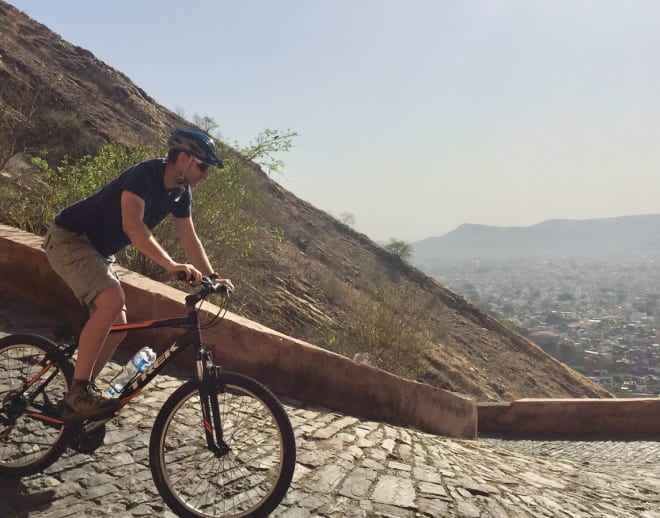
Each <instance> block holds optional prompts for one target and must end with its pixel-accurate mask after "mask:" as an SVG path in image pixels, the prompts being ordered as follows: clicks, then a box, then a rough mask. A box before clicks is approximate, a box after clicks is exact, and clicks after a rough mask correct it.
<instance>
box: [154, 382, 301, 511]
mask: <svg viewBox="0 0 660 518" xmlns="http://www.w3.org/2000/svg"><path fill="white" fill-rule="evenodd" d="M218 378H219V379H218V386H219V390H218V392H219V393H218V404H219V407H220V419H221V421H222V423H223V434H224V440H225V442H226V443H227V445H228V446H229V448H230V449H231V451H230V453H228V454H226V455H224V456H216V455H215V454H214V453H213V452H211V451H210V450H209V449H208V447H207V444H206V437H205V434H204V429H203V420H202V410H201V398H200V396H199V384H200V382H199V381H197V380H192V381H188V382H186V383H185V384H184V385H182V386H181V387H179V388H178V389H177V390H176V391H175V392H174V393H173V394H172V395H171V396H170V397H169V398H168V399H167V401H166V402H165V404H164V405H163V407H162V408H161V410H160V411H159V413H158V416H157V417H156V420H155V422H154V426H153V430H152V433H151V438H150V441H149V464H150V467H151V472H152V475H153V479H154V482H155V484H156V487H157V488H158V491H159V493H160V495H161V497H162V498H163V500H164V501H165V503H167V505H168V506H169V507H170V509H172V511H174V512H175V513H176V514H177V515H178V516H182V517H204V518H211V517H213V518H215V517H220V516H223V517H248V516H250V517H260V516H267V515H268V514H270V513H271V512H272V511H273V510H274V509H275V508H276V507H277V506H278V505H279V504H280V502H281V501H282V499H283V498H284V495H285V494H286V492H287V490H288V489H289V485H290V484H291V479H292V477H293V471H294V469H295V464H296V445H295V437H294V434H293V429H292V427H291V422H290V421H289V418H288V416H287V414H286V412H285V410H284V408H283V407H282V405H281V404H280V402H279V401H278V400H277V398H276V397H275V396H274V395H273V393H272V392H271V391H270V390H268V389H267V388H266V387H265V386H264V385H262V384H261V383H259V382H258V381H256V380H254V379H252V378H249V377H247V376H245V375H243V374H237V373H231V372H223V373H221V374H220V375H219V376H218ZM195 426H197V427H198V428H197V431H195ZM211 492H215V494H214V495H212V496H211ZM252 499H254V501H252ZM231 506H234V507H235V508H232V507H231Z"/></svg>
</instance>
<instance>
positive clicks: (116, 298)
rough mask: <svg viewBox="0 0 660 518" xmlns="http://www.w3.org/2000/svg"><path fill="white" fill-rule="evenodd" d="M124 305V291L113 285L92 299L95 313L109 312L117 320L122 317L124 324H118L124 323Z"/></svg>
mask: <svg viewBox="0 0 660 518" xmlns="http://www.w3.org/2000/svg"><path fill="white" fill-rule="evenodd" d="M125 303H126V298H125V296H124V290H123V289H122V287H121V286H119V285H113V286H110V287H109V288H106V289H104V290H103V291H102V292H101V293H99V294H98V295H97V296H96V297H95V298H94V309H95V310H96V311H104V312H111V313H112V314H114V315H117V320H119V319H120V318H122V317H123V318H124V322H118V323H125V318H126V316H125V313H124V310H125Z"/></svg>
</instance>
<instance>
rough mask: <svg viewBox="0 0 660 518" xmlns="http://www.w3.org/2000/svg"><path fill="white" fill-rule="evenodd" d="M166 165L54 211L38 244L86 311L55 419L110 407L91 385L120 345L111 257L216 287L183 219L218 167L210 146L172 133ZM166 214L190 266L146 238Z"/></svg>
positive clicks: (194, 135)
mask: <svg viewBox="0 0 660 518" xmlns="http://www.w3.org/2000/svg"><path fill="white" fill-rule="evenodd" d="M167 144H168V148H169V152H168V155H167V158H165V159H162V158H157V159H153V160H147V161H145V162H141V163H139V164H136V165H134V166H132V167H130V168H129V169H127V170H126V171H124V172H123V173H122V174H121V175H120V176H118V177H117V178H116V179H114V180H113V181H111V182H110V183H108V184H107V185H106V186H105V187H103V188H101V189H99V190H98V191H97V192H95V193H94V194H92V195H91V196H89V197H87V198H85V199H83V200H81V201H79V202H77V203H75V204H73V205H71V206H70V207H67V208H65V209H64V210H62V211H61V212H60V213H59V214H58V215H57V216H56V218H55V221H54V223H53V224H52V225H51V227H50V229H49V230H48V233H47V234H46V237H45V240H44V248H45V251H46V256H47V257H48V261H49V263H50V264H51V266H52V268H53V270H55V272H56V273H57V274H58V275H59V276H60V277H62V279H64V281H65V282H66V283H67V285H68V286H69V287H70V288H71V290H72V291H73V292H74V294H75V296H76V297H77V298H78V299H79V300H80V301H81V302H82V303H83V304H86V305H87V306H88V307H89V309H90V317H89V320H88V321H87V322H86V324H85V326H84V327H83V329H82V332H81V334H80V340H79V346H78V358H77V360H76V365H75V370H74V374H73V378H74V379H73V383H72V384H71V388H70V389H69V392H68V393H67V394H66V395H65V396H64V399H63V400H62V402H61V404H60V406H61V409H62V419H64V420H82V419H86V418H89V417H92V416H94V415H96V414H99V413H104V412H106V411H108V410H113V409H115V408H116V407H117V402H116V400H112V399H105V398H103V397H101V395H100V392H98V391H97V389H96V388H95V386H94V383H93V380H94V379H95V378H96V376H97V375H98V373H99V372H100V371H101V369H102V368H103V366H104V365H105V364H106V363H107V361H108V360H109V359H110V357H111V356H112V354H113V353H114V351H115V349H116V348H117V346H118V345H119V344H120V343H121V341H122V339H123V338H124V336H125V335H124V334H122V333H113V334H112V335H109V334H108V333H109V331H110V328H111V327H112V325H114V324H123V323H126V321H127V320H126V306H125V297H124V290H123V289H122V287H121V284H120V282H119V279H118V277H117V274H116V273H115V271H114V269H113V268H112V263H113V262H114V260H115V259H114V254H115V253H117V252H118V251H120V250H121V249H123V248H124V247H126V246H127V245H129V244H133V245H134V246H135V247H136V248H137V249H138V250H139V251H140V252H142V253H143V254H144V255H146V256H147V257H148V258H149V259H151V260H152V261H154V262H155V263H157V264H158V265H160V266H162V267H163V268H164V269H165V270H167V272H168V273H169V274H170V275H172V276H177V275H179V274H180V272H183V273H185V275H186V279H187V280H189V281H190V282H191V283H192V284H194V285H197V284H199V282H200V280H201V277H202V275H206V276H209V277H211V278H212V279H217V280H218V282H224V283H227V284H228V285H229V286H231V281H229V280H227V279H220V278H219V275H218V274H216V273H214V270H213V268H212V266H211V263H210V262H209V259H208V256H207V255H206V252H205V250H204V247H203V246H202V243H201V242H200V240H199V238H198V237H197V234H196V232H195V228H194V226H193V221H192V217H191V203H192V190H191V188H195V187H196V186H197V185H198V184H199V182H201V181H202V180H205V179H206V178H208V175H209V168H210V166H216V167H220V168H221V167H222V161H221V160H220V158H219V157H218V155H217V152H216V149H215V144H214V143H213V140H212V139H211V138H209V137H208V136H207V135H205V134H203V133H199V132H196V131H191V130H183V129H176V130H174V132H173V133H172V135H171V136H170V137H169V139H168V141H167ZM167 214H172V216H174V222H175V228H176V231H177V234H178V237H179V240H180V242H181V246H182V248H183V250H184V252H185V254H186V256H187V258H188V260H189V261H190V263H191V264H184V263H178V262H176V261H175V260H174V259H172V257H170V255H169V254H168V253H167V252H166V251H165V250H164V249H163V247H162V246H161V245H160V244H159V243H158V242H157V241H156V239H155V238H154V236H153V234H152V233H151V230H150V229H152V228H154V227H155V226H156V225H157V224H158V223H160V222H161V221H162V220H163V219H164V218H165V216H167Z"/></svg>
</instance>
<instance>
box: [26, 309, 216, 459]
mask: <svg viewBox="0 0 660 518" xmlns="http://www.w3.org/2000/svg"><path fill="white" fill-rule="evenodd" d="M188 309H189V311H188V316H186V317H178V318H165V319H159V320H145V321H141V322H132V323H128V324H118V325H114V326H112V327H111V328H110V333H131V332H136V331H142V330H147V329H158V328H186V331H185V332H184V334H183V335H182V336H181V337H179V338H178V339H177V340H176V342H174V343H173V344H172V345H171V346H170V347H169V348H168V349H167V350H165V351H164V352H163V353H162V354H160V355H158V357H157V358H156V360H155V361H154V362H153V363H152V364H151V365H150V366H149V368H148V369H147V370H146V371H145V372H142V373H140V374H139V375H138V376H137V377H136V378H135V379H134V380H133V381H131V382H130V383H128V384H126V386H125V387H124V388H123V389H122V391H121V393H120V395H119V397H118V399H119V402H120V406H119V408H118V409H117V411H116V412H115V413H114V415H116V414H117V413H118V412H119V411H120V410H121V408H123V407H124V406H125V405H126V404H128V403H129V402H130V401H131V399H133V398H134V397H135V396H137V395H138V394H139V393H140V391H141V390H142V389H143V388H144V387H146V386H147V385H148V384H149V383H150V382H151V380H153V379H154V378H155V377H156V376H158V374H159V373H160V372H161V371H162V370H163V369H164V368H165V367H166V366H167V365H168V364H169V363H170V362H171V361H172V360H174V358H176V357H177V356H178V355H179V354H180V353H181V351H183V350H184V349H186V348H188V347H190V346H192V347H193V351H194V354H195V364H196V367H197V379H198V380H199V381H200V387H199V389H200V396H201V399H202V415H203V417H204V432H205V434H206V441H207V444H208V447H209V448H210V449H211V450H213V451H214V452H216V453H219V454H223V453H226V452H227V451H228V448H227V446H226V443H225V442H224V440H223V437H222V426H221V417H220V410H219V407H218V398H217V395H218V388H219V387H218V386H217V383H216V381H217V374H218V370H219V367H217V366H215V365H212V364H211V362H210V360H211V352H210V351H209V350H208V349H206V348H205V347H204V346H203V344H202V336H201V327H200V322H199V310H198V309H197V308H196V307H195V306H194V305H188ZM77 347H78V344H77V343H74V344H71V345H69V346H68V347H67V348H65V349H64V350H62V351H61V352H62V353H63V354H64V356H65V357H66V358H67V360H69V359H70V358H71V357H72V356H73V353H74V352H75V350H76V348H77ZM51 366H52V363H51V364H47V365H45V366H44V368H43V369H42V370H41V371H40V372H39V373H38V374H37V375H36V376H35V377H34V378H32V379H31V380H30V381H28V382H27V383H26V385H25V388H26V389H27V388H29V387H30V386H32V385H34V384H35V383H36V382H37V381H38V380H39V379H40V378H42V377H43V376H44V375H45V374H46V373H47V372H48V371H49V370H50V367H51ZM54 375H55V374H52V375H51V376H49V377H48V378H47V379H46V380H45V382H44V386H45V385H46V384H47V383H48V382H50V380H51V379H52V377H53V376H54ZM40 390H41V389H37V391H36V393H38V392H39V391H40ZM36 393H35V394H36ZM26 415H28V416H30V417H32V418H34V419H39V420H41V421H44V422H47V423H49V424H51V425H55V426H64V425H65V424H66V422H65V421H63V420H61V419H59V418H57V417H54V416H50V415H46V414H43V413H36V412H30V413H28V414H26ZM114 415H113V416H110V417H105V416H104V417H102V418H97V419H90V420H89V421H87V422H86V424H85V425H83V430H84V431H91V430H93V429H95V428H98V427H99V426H101V425H102V424H103V423H105V422H107V421H109V420H110V419H112V418H113V417H114ZM214 431H215V437H214Z"/></svg>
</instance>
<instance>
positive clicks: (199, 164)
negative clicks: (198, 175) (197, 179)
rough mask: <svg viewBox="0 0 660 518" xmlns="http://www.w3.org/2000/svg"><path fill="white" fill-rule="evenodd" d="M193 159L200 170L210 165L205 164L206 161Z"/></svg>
mask: <svg viewBox="0 0 660 518" xmlns="http://www.w3.org/2000/svg"><path fill="white" fill-rule="evenodd" d="M193 160H194V161H195V162H196V163H197V167H198V168H199V170H200V171H202V172H204V171H206V170H207V169H208V168H209V167H211V164H207V163H206V162H202V161H201V160H200V159H199V158H195V157H193Z"/></svg>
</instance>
